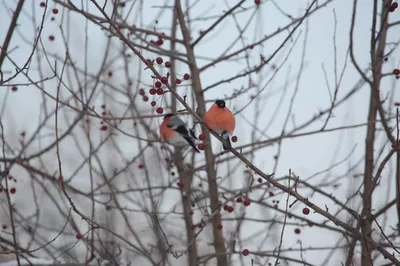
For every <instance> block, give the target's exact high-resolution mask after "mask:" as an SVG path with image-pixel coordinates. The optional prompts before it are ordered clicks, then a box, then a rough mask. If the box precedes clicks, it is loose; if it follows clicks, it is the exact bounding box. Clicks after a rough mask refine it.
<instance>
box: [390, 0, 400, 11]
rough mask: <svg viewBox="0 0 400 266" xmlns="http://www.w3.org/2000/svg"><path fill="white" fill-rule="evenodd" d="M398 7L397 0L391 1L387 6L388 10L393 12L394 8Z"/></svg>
mask: <svg viewBox="0 0 400 266" xmlns="http://www.w3.org/2000/svg"><path fill="white" fill-rule="evenodd" d="M398 7H399V4H398V3H397V2H393V3H392V4H391V5H390V6H389V12H394V11H395V10H396V8H398Z"/></svg>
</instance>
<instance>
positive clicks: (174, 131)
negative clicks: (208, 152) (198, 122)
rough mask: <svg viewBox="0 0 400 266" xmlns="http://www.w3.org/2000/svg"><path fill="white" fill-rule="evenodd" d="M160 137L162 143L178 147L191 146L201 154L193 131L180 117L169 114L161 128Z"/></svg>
mask: <svg viewBox="0 0 400 266" xmlns="http://www.w3.org/2000/svg"><path fill="white" fill-rule="evenodd" d="M160 137H161V140H162V141H165V142H168V143H170V144H172V145H174V146H177V147H184V146H186V145H188V144H189V145H190V146H192V147H193V149H194V150H195V151H196V152H200V151H199V150H198V149H197V148H196V145H195V144H194V142H193V139H194V138H196V136H195V135H194V133H193V131H192V130H190V129H188V128H187V127H186V125H185V122H183V121H182V120H181V119H180V118H179V117H178V116H176V115H174V114H167V115H165V116H164V121H163V122H162V123H161V126H160Z"/></svg>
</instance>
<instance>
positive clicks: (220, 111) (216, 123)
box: [204, 100, 235, 150]
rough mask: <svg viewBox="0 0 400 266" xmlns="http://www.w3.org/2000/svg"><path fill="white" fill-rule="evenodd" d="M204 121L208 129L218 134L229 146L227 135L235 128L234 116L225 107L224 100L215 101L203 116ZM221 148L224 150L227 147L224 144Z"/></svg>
mask: <svg viewBox="0 0 400 266" xmlns="http://www.w3.org/2000/svg"><path fill="white" fill-rule="evenodd" d="M204 122H205V123H206V125H207V126H208V127H209V128H210V129H212V130H214V131H215V132H216V133H218V134H220V135H221V137H222V138H223V139H224V140H225V142H226V143H227V144H228V145H229V146H231V141H230V139H229V137H230V135H232V134H233V131H234V130H235V117H234V116H233V114H232V112H231V111H230V110H229V109H228V107H226V103H225V101H223V100H217V101H215V103H214V104H213V105H212V106H211V107H210V109H208V111H207V113H206V115H205V116H204ZM223 148H224V150H227V149H228V147H227V146H226V145H225V144H224V145H223Z"/></svg>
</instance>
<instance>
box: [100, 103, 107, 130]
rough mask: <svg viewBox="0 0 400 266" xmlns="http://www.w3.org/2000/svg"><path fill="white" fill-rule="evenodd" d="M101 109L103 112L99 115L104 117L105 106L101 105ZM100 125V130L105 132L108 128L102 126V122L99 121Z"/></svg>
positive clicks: (105, 113)
mask: <svg viewBox="0 0 400 266" xmlns="http://www.w3.org/2000/svg"><path fill="white" fill-rule="evenodd" d="M101 109H103V111H102V113H101V114H102V115H103V116H106V115H107V112H106V110H105V109H106V105H105V104H102V105H101ZM100 124H101V125H102V126H101V127H100V130H101V131H107V129H108V126H106V125H103V124H104V122H103V121H101V122H100Z"/></svg>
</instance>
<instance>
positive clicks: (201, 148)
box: [197, 143, 205, 151]
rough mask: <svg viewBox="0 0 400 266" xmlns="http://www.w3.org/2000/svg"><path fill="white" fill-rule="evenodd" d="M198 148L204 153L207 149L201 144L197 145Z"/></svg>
mask: <svg viewBox="0 0 400 266" xmlns="http://www.w3.org/2000/svg"><path fill="white" fill-rule="evenodd" d="M197 148H199V150H201V151H203V150H204V148H205V145H204V143H200V144H199V145H197Z"/></svg>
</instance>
